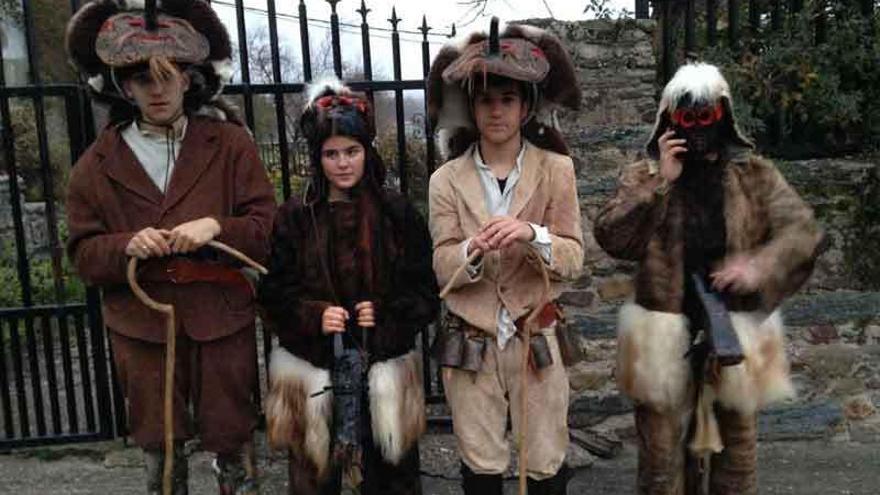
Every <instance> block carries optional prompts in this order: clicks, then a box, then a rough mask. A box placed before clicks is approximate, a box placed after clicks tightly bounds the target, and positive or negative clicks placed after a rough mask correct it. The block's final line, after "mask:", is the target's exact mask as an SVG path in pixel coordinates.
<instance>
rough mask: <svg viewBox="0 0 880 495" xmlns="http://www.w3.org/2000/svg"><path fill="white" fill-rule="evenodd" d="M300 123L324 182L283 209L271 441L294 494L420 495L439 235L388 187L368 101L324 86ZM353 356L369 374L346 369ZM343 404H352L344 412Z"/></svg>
mask: <svg viewBox="0 0 880 495" xmlns="http://www.w3.org/2000/svg"><path fill="white" fill-rule="evenodd" d="M300 124H301V127H302V130H303V133H304V134H305V136H306V138H307V139H308V141H309V148H310V153H311V162H312V174H313V180H312V184H311V187H310V188H309V189H308V191H307V193H306V197H305V199H304V200H299V199H291V200H290V201H288V202H287V203H285V204H284V205H283V206H282V207H281V208H280V209H279V211H278V214H277V216H276V219H275V227H274V230H273V234H272V254H271V261H270V268H269V270H270V274H269V276H268V277H267V278H266V279H265V282H264V284H263V286H262V289H261V301H262V303H263V305H264V306H265V308H266V312H267V315H268V320H269V322H270V325H271V327H272V328H273V330H274V331H275V333H276V334H277V335H278V337H279V340H280V343H281V347H280V348H279V349H277V350H276V351H275V352H274V353H273V354H272V358H271V366H270V368H271V369H270V378H271V382H272V383H271V392H270V394H269V397H268V398H267V404H266V416H267V422H268V434H269V440H270V442H271V443H272V444H273V445H274V446H276V447H282V448H287V449H290V454H291V456H290V493H291V494H297V495H303V494H322V495H330V494H334V495H335V494H338V493H340V490H341V489H342V487H343V486H346V487H348V488H353V489H357V490H359V492H360V493H364V494H376V495H379V494H382V495H393V494H420V493H421V483H420V478H419V457H418V444H417V442H418V438H419V436H420V435H421V434H422V432H423V431H424V427H425V398H424V391H423V388H422V372H421V369H422V362H421V354H420V352H419V351H417V350H414V346H415V337H416V335H417V334H418V332H419V331H420V330H422V329H423V328H424V327H425V326H426V325H427V324H428V323H430V322H431V321H432V320H433V319H434V318H435V316H436V314H437V311H438V309H439V299H438V298H437V282H436V280H435V278H434V273H433V271H432V269H431V240H430V237H429V235H428V229H427V226H426V225H425V222H424V220H423V219H422V217H421V216H420V215H419V213H418V212H417V211H416V210H415V209H414V208H413V206H412V205H411V204H410V203H409V202H408V201H407V200H406V198H405V197H403V196H401V195H400V194H398V193H396V192H392V191H390V190H387V189H385V188H384V187H383V184H384V178H385V167H384V164H383V163H382V159H381V157H380V156H379V154H378V152H377V151H376V149H375V147H374V146H373V144H372V143H373V138H374V137H375V129H374V127H373V116H372V108H371V106H370V103H369V101H368V100H367V99H366V98H365V96H364V95H362V94H357V93H353V92H352V91H351V90H350V89H349V88H347V87H345V86H343V85H342V84H341V83H340V82H339V81H335V80H333V81H329V82H324V83H319V84H315V85H314V86H312V87H311V88H310V90H309V103H308V104H307V106H306V109H305V111H304V112H303V116H302V118H301V122H300ZM352 355H354V356H355V361H356V362H357V363H359V364H358V365H357V366H356V367H354V368H351V369H348V370H343V371H342V372H340V371H339V370H340V366H341V365H342V364H343V363H342V360H343V359H346V360H347V359H349V358H350V357H351V356H352ZM346 362H347V361H346ZM361 371H362V372H363V374H361ZM334 377H335V379H336V380H335V381H334ZM352 384H353V385H354V387H353V389H354V390H355V392H354V393H353V394H354V395H355V397H354V398H352V397H351V395H352V392H351V390H352V389H351V388H349V385H352ZM343 393H345V394H347V395H348V397H349V399H350V400H349V402H347V403H346V404H347V406H350V407H346V408H343V407H341V406H340V404H342V402H341V401H340V399H341V398H342V397H341V395H342V394H343ZM334 395H335V397H334ZM352 401H353V403H352ZM334 404H336V406H334ZM334 409H335V410H334ZM352 411H355V412H354V413H352ZM352 414H354V416H355V417H351V416H352ZM334 416H335V417H334ZM346 421H347V422H346ZM352 423H353V424H354V425H355V426H354V427H352ZM346 435H348V436H346ZM346 449H349V450H346Z"/></svg>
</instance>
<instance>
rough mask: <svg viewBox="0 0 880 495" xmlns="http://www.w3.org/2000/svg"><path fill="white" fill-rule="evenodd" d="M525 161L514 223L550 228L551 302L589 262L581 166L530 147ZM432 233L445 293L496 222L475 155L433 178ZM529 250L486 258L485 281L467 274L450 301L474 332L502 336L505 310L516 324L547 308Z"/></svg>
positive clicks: (519, 247)
mask: <svg viewBox="0 0 880 495" xmlns="http://www.w3.org/2000/svg"><path fill="white" fill-rule="evenodd" d="M526 146H527V148H526V151H525V156H524V157H523V170H522V175H521V176H520V179H519V182H518V183H517V185H516V191H515V192H514V196H513V200H512V202H511V204H510V210H509V212H508V215H510V216H512V217H515V218H518V219H520V220H523V221H526V222H532V223H535V224H538V225H543V226H545V227H547V228H548V230H549V231H550V238H551V242H552V255H551V264H550V266H549V272H550V277H551V280H552V284H551V285H552V287H551V294H550V295H551V298H552V299H556V298H557V297H558V296H559V293H560V292H561V283H560V282H562V281H567V280H572V279H574V278H575V277H577V276H578V275H579V274H580V272H581V269H582V268H583V262H584V251H583V232H582V230H581V212H580V206H579V203H578V198H577V186H576V182H575V174H574V164H573V163H572V161H571V158H570V157H568V156H565V155H561V154H558V153H554V152H552V151H547V150H544V149H541V148H538V147H537V146H534V145H532V144H531V143H527V144H526ZM429 203H430V204H429V206H430V228H431V237H432V239H433V241H434V271H435V272H436V273H437V281H438V282H439V284H440V287H445V286H446V284H447V283H448V282H449V280H450V279H451V278H452V275H453V274H454V273H455V271H456V269H457V268H458V267H459V266H460V265H461V264H462V263H463V262H464V261H465V258H464V244H465V242H467V240H468V239H469V238H470V237H473V236H474V235H476V234H477V232H479V230H480V228H481V227H482V226H483V225H484V224H485V223H486V222H487V221H488V220H489V215H488V213H487V211H486V206H485V196H484V194H483V186H482V183H481V182H480V177H479V175H478V172H477V168H476V163H475V162H474V159H473V148H471V149H469V150H468V151H466V152H465V153H464V154H462V155H461V156H460V157H458V158H456V159H454V160H451V161H449V162H446V163H445V164H444V165H443V166H442V167H440V168H439V169H438V170H437V171H436V172H434V174H433V175H432V176H431V184H430V191H429ZM532 253H533V252H532V251H531V250H530V249H529V248H528V246H526V245H525V244H522V243H516V244H514V245H513V246H511V247H509V248H507V249H504V250H502V251H494V252H491V253H489V254H487V255H486V256H484V258H483V269H482V270H481V272H480V275H479V276H477V277H476V278H474V279H471V278H470V277H469V276H468V274H467V273H466V272H465V273H462V275H460V276H459V278H457V279H456V280H455V283H454V284H453V289H454V290H452V291H451V292H450V293H449V295H448V296H447V297H446V304H447V306H448V307H449V310H450V311H452V312H453V313H455V314H456V315H458V316H460V317H461V318H463V319H464V320H465V321H467V322H468V323H470V324H471V325H473V326H475V327H477V328H479V329H481V330H484V331H485V332H487V333H489V334H491V335H495V333H496V332H497V328H496V321H495V319H496V315H497V314H498V309H499V308H500V306H501V304H504V306H505V307H506V308H507V310H508V311H510V316H511V317H512V318H513V319H514V320H515V319H518V318H520V317H521V316H523V315H525V314H526V313H528V311H530V310H531V309H532V308H534V306H536V305H537V304H538V303H539V302H540V297H541V289H542V287H543V281H542V278H541V272H540V271H539V269H538V267H537V266H536V265H535V264H536V263H543V261H540V260H538V259H537V258H536V255H533V254H532Z"/></svg>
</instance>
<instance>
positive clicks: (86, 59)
mask: <svg viewBox="0 0 880 495" xmlns="http://www.w3.org/2000/svg"><path fill="white" fill-rule="evenodd" d="M65 45H66V48H67V53H68V55H69V57H70V59H71V62H72V63H73V65H74V66H75V67H76V68H77V70H78V71H79V72H80V74H81V75H82V77H83V78H84V79H85V80H86V81H87V82H88V85H89V87H90V88H91V89H92V90H93V92H94V94H95V95H96V96H97V97H98V98H99V99H104V100H106V101H110V102H112V101H118V100H120V99H124V98H123V96H122V95H121V93H120V88H119V85H118V84H117V81H115V80H114V77H115V71H116V70H119V69H123V68H126V67H133V66H137V65H140V64H144V63H147V62H149V61H150V59H152V58H154V57H162V58H165V59H167V60H169V61H172V62H176V63H178V64H181V65H184V66H186V67H187V70H188V72H189V74H190V76H191V81H190V89H189V91H187V97H188V99H189V100H190V102H191V103H197V104H196V105H194V106H200V105H201V104H204V103H207V102H208V101H210V100H212V99H214V98H215V97H216V96H217V95H218V94H219V93H220V91H221V90H222V89H223V85H224V84H225V83H226V82H227V81H228V80H229V79H230V78H231V77H232V70H233V69H232V58H231V56H232V45H231V43H230V41H229V33H227V31H226V27H225V26H224V25H223V23H222V22H220V19H219V18H218V17H217V14H216V13H215V12H214V10H213V9H212V8H211V6H210V5H209V4H208V3H207V2H205V1H204V0H93V1H92V2H89V3H87V4H86V5H84V6H83V7H82V8H81V9H80V10H79V11H77V13H76V14H74V16H73V17H72V18H71V19H70V22H69V23H68V25H67V33H66V36H65Z"/></svg>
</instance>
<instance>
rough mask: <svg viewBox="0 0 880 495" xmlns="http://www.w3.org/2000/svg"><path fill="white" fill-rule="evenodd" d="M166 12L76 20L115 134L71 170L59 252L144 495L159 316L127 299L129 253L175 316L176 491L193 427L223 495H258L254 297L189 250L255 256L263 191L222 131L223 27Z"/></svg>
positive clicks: (152, 432)
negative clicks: (82, 304)
mask: <svg viewBox="0 0 880 495" xmlns="http://www.w3.org/2000/svg"><path fill="white" fill-rule="evenodd" d="M129 3H131V2H129ZM161 5H162V9H161V10H160V11H159V12H156V11H155V10H151V9H148V11H147V12H144V11H143V10H135V11H131V10H126V9H125V3H124V2H123V3H118V2H117V1H115V0H96V1H94V2H92V3H89V4H87V5H86V6H84V7H83V8H82V9H81V10H80V11H79V12H78V13H77V14H76V15H75V16H74V17H73V19H71V22H70V25H69V27H68V34H67V40H66V41H67V48H68V52H69V54H70V56H71V58H72V59H73V61H74V62H75V63H76V64H77V66H78V67H79V68H80V69H81V70H82V71H83V72H84V74H85V76H86V77H88V80H89V84H90V86H91V87H92V89H93V90H94V91H95V93H96V96H97V97H98V98H100V99H104V100H109V101H111V102H112V105H111V123H110V124H109V125H108V126H107V127H106V128H105V129H104V130H103V131H101V133H100V135H99V136H98V138H97V139H96V141H95V142H94V143H93V144H92V146H91V147H90V148H89V149H88V150H87V151H86V152H85V154H83V156H82V157H81V158H80V160H79V161H78V162H77V163H76V165H75V166H74V168H73V170H72V173H71V177H70V183H69V186H68V197H67V215H68V227H69V230H70V239H69V242H68V252H69V255H70V257H71V259H72V260H73V263H74V265H75V267H76V269H77V271H78V272H79V274H80V275H81V276H82V278H83V279H84V280H85V281H86V283H88V284H91V285H96V286H99V287H100V288H101V289H102V293H103V314H104V321H105V323H106V325H107V328H108V329H109V331H110V341H111V343H112V346H113V351H114V361H115V365H116V370H117V372H118V376H119V380H120V382H121V386H122V389H123V392H124V393H125V397H126V399H127V402H128V413H129V414H128V418H129V429H130V431H131V435H132V437H133V438H134V441H135V443H136V444H137V445H139V446H140V447H142V448H143V449H144V452H145V459H146V466H147V491H148V493H159V490H160V485H161V474H162V464H163V452H162V444H163V435H164V429H163V407H162V404H163V390H164V380H163V375H164V374H163V368H164V356H165V355H164V342H165V316H164V315H163V314H161V313H157V312H155V311H153V310H152V309H149V308H147V307H146V306H144V305H143V304H142V303H141V302H140V301H139V300H138V299H137V298H136V297H135V296H134V294H133V293H132V292H131V290H130V289H129V287H128V285H127V283H126V265H127V262H128V260H129V258H131V257H136V258H139V259H140V260H141V263H140V268H141V269H140V270H139V273H138V279H139V280H140V281H142V282H143V287H144V289H145V290H146V292H147V293H148V294H149V295H150V296H151V297H153V298H155V299H156V300H158V301H160V302H164V303H170V304H173V305H174V306H175V308H176V310H177V322H176V324H177V332H178V337H177V338H178V341H177V352H176V363H175V380H174V386H175V403H174V419H173V422H174V439H175V443H176V448H175V464H174V465H175V473H174V494H176V495H179V494H185V493H187V460H186V457H185V455H184V451H183V442H184V441H185V440H186V439H188V438H190V437H191V436H192V434H193V433H194V430H195V428H194V427H193V423H195V425H197V430H198V433H199V435H200V437H201V441H202V443H201V445H202V447H203V448H204V449H205V450H207V451H210V452H215V453H217V459H216V462H215V465H214V466H215V470H216V472H217V478H218V483H219V490H220V493H221V494H233V493H236V494H237V493H254V492H255V490H256V485H255V483H256V480H255V479H254V477H253V475H254V473H253V472H252V471H250V472H247V473H246V472H245V471H246V470H245V468H246V466H245V465H244V462H243V456H244V452H243V451H244V450H247V447H246V446H247V445H248V444H249V442H250V439H251V431H252V429H253V428H254V427H255V425H256V414H255V413H256V408H255V405H254V404H253V402H252V394H253V390H254V387H255V386H256V384H257V382H256V379H257V373H256V372H257V370H256V366H255V359H254V356H255V352H256V342H255V336H254V306H253V291H252V289H251V287H250V285H249V283H248V282H247V280H246V279H245V278H244V277H243V275H242V273H241V272H240V271H239V270H238V269H237V268H238V267H237V265H236V264H235V263H233V262H232V261H231V260H230V259H227V258H223V257H219V256H217V255H216V253H214V252H211V251H210V250H207V249H200V248H202V246H204V245H205V244H206V243H207V242H208V241H210V240H212V239H216V240H218V241H220V242H223V243H226V244H228V245H230V246H232V247H234V248H236V249H238V250H240V251H243V252H244V253H245V254H247V255H249V256H250V257H251V258H254V259H256V260H265V258H266V255H267V250H268V238H269V231H270V229H271V221H272V214H273V211H274V207H275V200H274V193H273V189H272V186H271V184H270V183H269V181H268V178H267V176H266V172H265V170H264V169H263V166H262V164H261V162H260V158H259V154H258V152H257V149H256V147H255V145H254V143H253V141H252V139H251V137H250V135H249V134H248V131H247V129H245V128H244V127H242V126H241V125H240V124H237V123H231V122H224V121H221V120H219V119H218V116H223V115H225V112H223V111H222V109H221V108H219V107H218V106H217V105H216V103H217V100H215V99H214V96H215V95H216V94H218V93H219V91H220V89H221V86H222V82H223V80H225V79H226V78H227V71H226V70H225V69H224V67H226V68H228V63H229V60H228V57H229V55H230V50H231V47H230V44H229V38H228V36H227V34H226V31H225V28H224V27H223V25H222V24H221V23H220V21H219V19H217V17H216V16H215V14H214V12H213V11H212V10H211V7H210V6H209V5H208V4H207V3H205V2H203V1H201V0H189V1H186V0H176V1H172V0H166V1H164V2H162V3H161ZM99 28H100V29H99ZM156 40H160V41H161V42H157V41H156ZM209 101H210V103H209ZM206 112H207V113H210V114H211V115H213V116H212V117H206V116H203V115H202V114H204V113H206ZM190 403H191V404H192V405H193V412H194V415H195V417H194V418H191V417H190V415H189V414H188V411H189V410H190Z"/></svg>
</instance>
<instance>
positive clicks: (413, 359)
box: [369, 351, 425, 464]
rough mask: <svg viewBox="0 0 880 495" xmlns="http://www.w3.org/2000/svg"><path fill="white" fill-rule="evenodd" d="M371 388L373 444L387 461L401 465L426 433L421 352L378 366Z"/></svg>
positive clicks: (370, 374)
mask: <svg viewBox="0 0 880 495" xmlns="http://www.w3.org/2000/svg"><path fill="white" fill-rule="evenodd" d="M369 385H370V415H371V417H372V428H373V441H374V442H375V443H376V446H377V447H378V448H379V450H380V452H381V453H382V457H383V458H384V459H385V460H386V461H388V462H390V463H391V464H397V463H399V462H400V460H401V459H403V457H404V456H405V455H406V454H407V452H409V450H410V449H412V448H413V447H414V446H415V445H416V443H417V442H418V440H419V437H421V436H422V433H424V431H425V391H424V388H423V386H422V355H421V353H420V352H419V351H412V352H410V353H408V354H404V355H403V356H400V357H397V358H394V359H389V360H387V361H382V362H379V363H376V364H374V365H373V366H372V367H371V368H370V372H369Z"/></svg>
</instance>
